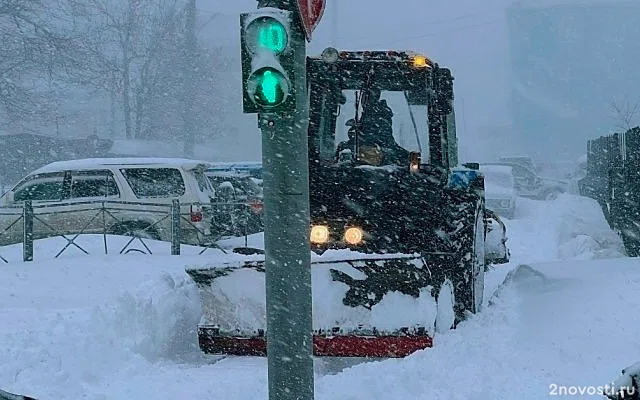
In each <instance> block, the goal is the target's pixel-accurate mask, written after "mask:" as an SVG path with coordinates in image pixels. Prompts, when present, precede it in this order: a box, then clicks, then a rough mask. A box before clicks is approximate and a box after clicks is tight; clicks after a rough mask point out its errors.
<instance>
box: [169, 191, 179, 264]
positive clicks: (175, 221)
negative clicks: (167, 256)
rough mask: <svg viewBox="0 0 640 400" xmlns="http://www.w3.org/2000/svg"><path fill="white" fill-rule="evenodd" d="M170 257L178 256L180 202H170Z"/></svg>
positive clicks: (174, 200) (175, 200) (176, 200)
mask: <svg viewBox="0 0 640 400" xmlns="http://www.w3.org/2000/svg"><path fill="white" fill-rule="evenodd" d="M171 255H172V256H179V255H180V200H178V199H173V201H172V202H171Z"/></svg>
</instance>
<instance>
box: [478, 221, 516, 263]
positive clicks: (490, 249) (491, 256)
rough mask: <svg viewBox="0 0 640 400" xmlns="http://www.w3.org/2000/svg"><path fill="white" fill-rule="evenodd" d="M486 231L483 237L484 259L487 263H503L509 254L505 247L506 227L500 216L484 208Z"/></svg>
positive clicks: (507, 260) (507, 259)
mask: <svg viewBox="0 0 640 400" xmlns="http://www.w3.org/2000/svg"><path fill="white" fill-rule="evenodd" d="M485 215H486V218H487V233H486V239H485V249H484V251H485V261H486V262H487V264H489V263H491V264H505V263H508V262H509V258H510V257H511V255H510V254H509V248H508V247H507V228H506V226H505V225H504V222H502V220H501V219H500V217H499V216H498V215H497V214H496V213H495V212H493V211H492V210H491V209H486V211H485Z"/></svg>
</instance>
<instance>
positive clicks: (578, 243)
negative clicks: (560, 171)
mask: <svg viewBox="0 0 640 400" xmlns="http://www.w3.org/2000/svg"><path fill="white" fill-rule="evenodd" d="M552 204H553V206H554V208H556V210H557V211H558V214H557V219H556V221H557V229H558V233H557V235H558V244H559V246H558V256H559V258H560V259H563V260H567V259H583V260H587V259H601V258H616V257H624V255H625V251H624V245H623V243H622V240H621V239H620V237H619V236H618V235H617V234H616V233H615V232H614V231H612V230H611V228H610V227H609V225H608V223H607V221H606V219H605V218H604V215H603V213H602V208H601V207H600V205H599V204H598V203H597V202H596V201H595V200H593V199H591V198H588V197H580V196H573V195H566V194H565V195H561V196H559V197H558V199H556V200H555V201H554V202H553V203H552Z"/></svg>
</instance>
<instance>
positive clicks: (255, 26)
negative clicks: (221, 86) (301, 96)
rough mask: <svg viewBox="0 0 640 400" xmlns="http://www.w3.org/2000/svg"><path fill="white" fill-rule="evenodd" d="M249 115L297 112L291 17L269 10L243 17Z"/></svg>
mask: <svg viewBox="0 0 640 400" xmlns="http://www.w3.org/2000/svg"><path fill="white" fill-rule="evenodd" d="M240 26H241V29H242V32H241V35H240V41H241V46H242V50H241V51H242V90H243V97H242V105H243V110H244V112H245V113H248V114H252V113H257V112H281V111H284V110H286V109H293V107H294V106H295V100H294V96H292V89H293V87H292V82H294V81H293V79H295V77H294V76H293V75H294V69H293V67H294V58H293V51H292V49H291V46H290V42H291V30H290V28H291V14H290V12H289V11H285V10H279V9H274V8H269V9H265V10H259V11H257V12H253V13H245V14H241V15H240Z"/></svg>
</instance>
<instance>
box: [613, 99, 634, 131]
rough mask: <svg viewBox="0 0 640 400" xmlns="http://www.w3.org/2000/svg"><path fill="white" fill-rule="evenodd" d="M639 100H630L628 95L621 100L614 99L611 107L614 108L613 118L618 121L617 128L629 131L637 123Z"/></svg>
mask: <svg viewBox="0 0 640 400" xmlns="http://www.w3.org/2000/svg"><path fill="white" fill-rule="evenodd" d="M639 106H640V105H639V104H638V101H634V102H632V101H630V100H629V98H628V97H627V96H625V97H624V99H623V100H622V101H620V102H618V101H616V100H612V101H611V103H610V107H611V110H612V114H613V116H612V118H613V119H614V121H615V123H616V128H617V129H620V130H622V131H623V132H626V131H628V130H629V129H631V128H632V127H633V125H635V123H634V122H635V120H636V114H637V112H638V107H639Z"/></svg>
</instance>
